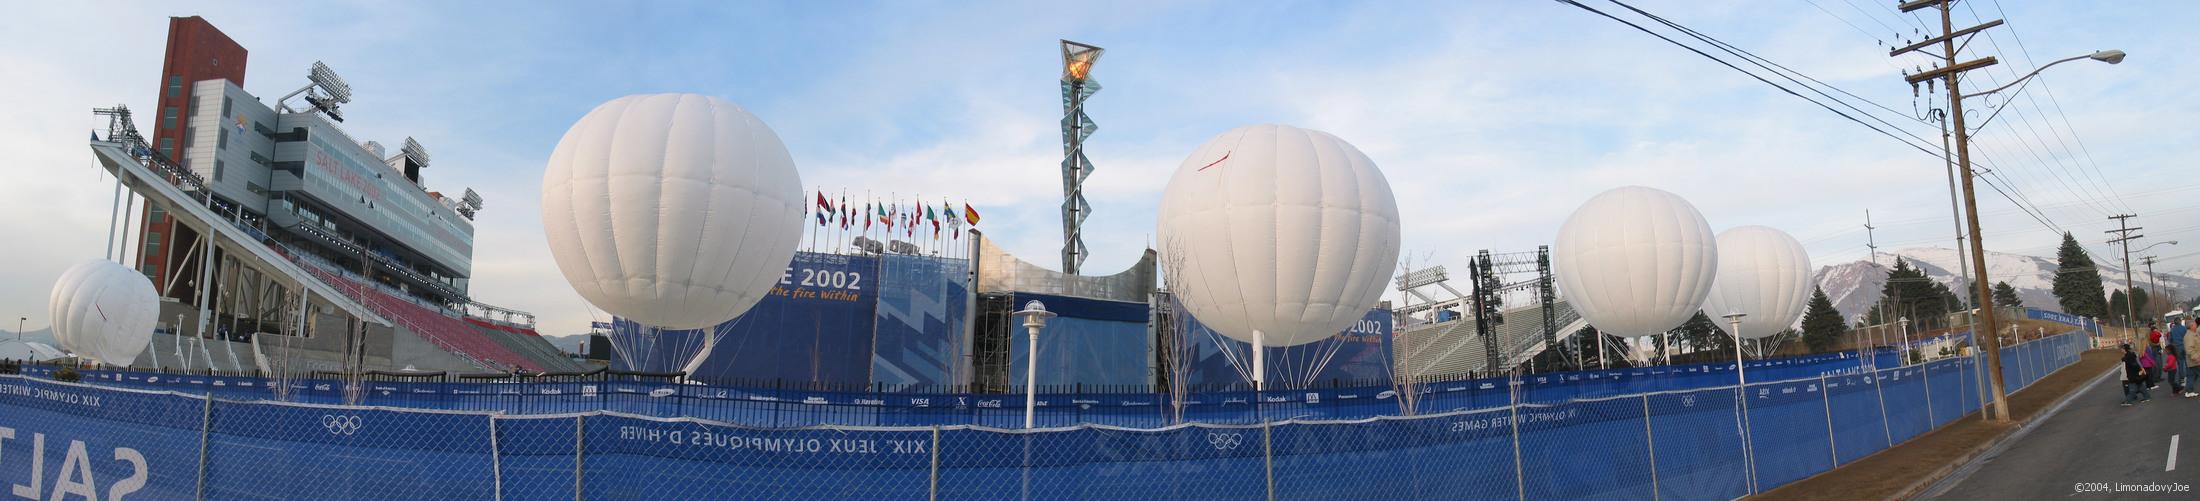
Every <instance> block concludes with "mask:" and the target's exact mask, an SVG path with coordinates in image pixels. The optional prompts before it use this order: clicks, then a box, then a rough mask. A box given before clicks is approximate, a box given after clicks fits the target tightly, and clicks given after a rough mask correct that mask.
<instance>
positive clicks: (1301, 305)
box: [1157, 125, 1399, 346]
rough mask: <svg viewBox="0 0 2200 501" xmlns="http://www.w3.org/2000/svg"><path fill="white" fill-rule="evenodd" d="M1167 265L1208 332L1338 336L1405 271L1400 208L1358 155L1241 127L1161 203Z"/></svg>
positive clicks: (1282, 340) (1191, 160) (1205, 149)
mask: <svg viewBox="0 0 2200 501" xmlns="http://www.w3.org/2000/svg"><path fill="white" fill-rule="evenodd" d="M1159 220H1160V221H1159V228H1158V229H1157V233H1158V234H1159V236H1160V245H1161V247H1162V249H1161V261H1162V266H1163V267H1164V269H1165V272H1166V273H1167V274H1168V278H1169V287H1170V288H1171V289H1173V290H1174V291H1175V293H1176V294H1177V297H1178V299H1179V300H1180V301H1182V302H1183V304H1184V308H1185V310H1187V311H1189V312H1191V314H1192V316H1193V317H1195V318H1198V319H1199V321H1200V323H1202V324H1205V325H1207V326H1208V327H1210V328H1213V329H1214V330H1215V331H1216V332H1219V333H1222V334H1223V335H1225V336H1229V337H1231V338H1234V339H1237V340H1240V341H1246V342H1252V339H1253V332H1254V331H1256V330H1257V331H1260V332H1261V334H1262V342H1263V343H1264V344H1265V345H1267V346H1295V345H1301V344H1306V343H1312V342H1315V341H1320V340H1323V339H1327V338H1329V337H1331V336H1335V335H1337V333H1338V332H1341V331H1343V330H1344V328H1345V327H1346V326H1348V325H1351V324H1352V323H1353V322H1357V321H1359V320H1360V319H1361V318H1363V317H1365V316H1366V315H1367V310H1368V308H1371V307H1373V306H1374V305H1375V301H1376V300H1377V299H1379V298H1380V297H1381V296H1382V293H1383V286H1384V284H1385V283H1387V282H1388V280H1389V278H1390V274H1391V272H1392V271H1394V270H1395V269H1396V268H1397V261H1398V239H1399V229H1398V228H1399V227H1398V202H1397V200H1396V199H1394V198H1392V196H1391V192H1390V182H1389V181H1388V180H1385V179H1384V178H1383V173H1382V171H1381V170H1378V169H1377V168H1376V167H1375V162H1373V161H1371V160H1368V158H1367V155H1366V154H1363V153H1361V152H1360V150H1359V149H1358V148H1354V147H1352V145H1351V144H1348V143H1345V142H1344V140H1341V139H1338V138H1337V137H1336V136H1332V135H1330V134H1329V133H1326V132H1322V131H1317V130H1307V129H1300V128H1296V127H1291V126H1287V125H1255V126H1249V127H1240V128H1237V129H1232V130H1230V131H1228V132H1224V133H1222V134H1221V135H1218V136H1215V138H1214V139H1210V140H1208V141H1207V143H1206V144H1203V145H1200V147H1199V149H1198V150H1196V151H1194V152H1193V153H1192V155H1191V156H1190V157H1188V158H1185V159H1184V163H1183V164H1182V165H1180V166H1178V167H1177V170H1176V174H1175V176H1174V177H1172V178H1170V180H1169V185H1168V188H1167V189H1166V190H1165V191H1164V192H1163V194H1162V195H1161V208H1160V217H1159Z"/></svg>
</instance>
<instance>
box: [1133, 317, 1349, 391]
mask: <svg viewBox="0 0 2200 501" xmlns="http://www.w3.org/2000/svg"><path fill="white" fill-rule="evenodd" d="M1176 311H1180V312H1181V311H1184V310H1183V309H1182V308H1181V307H1179V308H1177V310H1176ZM1177 331H1178V333H1179V337H1178V338H1177V339H1178V341H1177V342H1180V343H1183V345H1184V352H1183V353H1184V357H1185V358H1186V360H1187V365H1188V369H1190V372H1189V373H1188V374H1186V376H1185V377H1186V381H1187V382H1189V383H1191V384H1192V385H1195V386H1210V387H1211V386H1219V385H1227V384H1243V383H1250V382H1251V381H1249V380H1248V378H1246V375H1248V374H1251V373H1252V364H1253V362H1252V358H1251V353H1252V351H1253V345H1252V343H1247V342H1243V341H1238V340H1236V339H1232V338H1229V337H1226V336H1223V335H1222V333H1219V332H1215V331H1214V330H1213V329H1210V328H1208V327H1207V326H1206V325H1204V324H1201V323H1199V319H1196V318H1192V316H1191V315H1189V314H1182V315H1178V316H1177ZM1391 333H1392V331H1391V314H1390V310H1385V309H1382V308H1375V309H1371V310H1368V312H1367V316H1365V317H1362V318H1361V319H1360V321H1359V322H1355V323H1353V324H1352V325H1351V326H1350V327H1346V328H1345V330H1344V331H1343V332H1339V333H1337V335H1336V336H1335V337H1331V338H1328V339H1324V340H1321V341H1316V342H1313V343H1308V344H1303V345H1298V346H1284V347H1269V348H1266V349H1265V350H1264V351H1266V352H1267V356H1268V359H1267V360H1266V362H1265V364H1266V365H1267V372H1268V377H1267V382H1268V385H1269V387H1271V388H1319V387H1325V386H1335V385H1337V384H1339V383H1343V382H1347V381H1351V382H1360V381H1375V380H1382V379H1387V378H1389V377H1390V370H1391V365H1390V360H1391V359H1390V352H1391V347H1390V342H1391ZM1343 384H1357V383H1343Z"/></svg>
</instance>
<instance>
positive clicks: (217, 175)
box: [214, 158, 222, 183]
mask: <svg viewBox="0 0 2200 501" xmlns="http://www.w3.org/2000/svg"><path fill="white" fill-rule="evenodd" d="M214 182H217V183H219V182H222V159H219V158H216V159H214Z"/></svg>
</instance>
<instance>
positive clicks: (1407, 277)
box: [1398, 266, 1451, 290]
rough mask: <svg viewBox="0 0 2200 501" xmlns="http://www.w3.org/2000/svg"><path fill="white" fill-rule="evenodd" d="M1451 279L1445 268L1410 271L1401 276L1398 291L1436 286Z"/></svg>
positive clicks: (1434, 267) (1435, 267) (1437, 267)
mask: <svg viewBox="0 0 2200 501" xmlns="http://www.w3.org/2000/svg"><path fill="white" fill-rule="evenodd" d="M1450 279H1451V276H1450V275H1449V274H1447V273H1446V272H1445V271H1444V267H1443V266H1432V267H1428V268H1422V269H1418V270H1413V271H1409V272H1406V274H1404V275H1399V276H1398V289H1399V290H1405V289H1416V288H1420V287H1423V286H1428V285H1435V284H1436V283H1438V282H1443V281H1446V280H1450Z"/></svg>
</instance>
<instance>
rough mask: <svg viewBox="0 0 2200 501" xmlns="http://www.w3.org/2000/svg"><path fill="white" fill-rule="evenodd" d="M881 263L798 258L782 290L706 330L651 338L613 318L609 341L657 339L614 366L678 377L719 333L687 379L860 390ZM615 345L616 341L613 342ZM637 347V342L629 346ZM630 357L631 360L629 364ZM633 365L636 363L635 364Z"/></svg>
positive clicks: (866, 375) (865, 380)
mask: <svg viewBox="0 0 2200 501" xmlns="http://www.w3.org/2000/svg"><path fill="white" fill-rule="evenodd" d="M878 267H879V259H878V258H876V257H870V256H850V255H842V254H820V253H814V252H799V253H796V254H795V257H794V262H793V263H792V264H791V265H789V266H788V268H787V273H786V275H785V276H783V277H781V278H780V281H779V285H777V286H774V287H772V290H771V293H770V294H769V295H766V296H764V299H763V300H762V301H759V302H757V303H756V306H755V307H753V308H750V309H749V311H748V312H747V313H743V314H742V315H741V316H740V317H738V318H735V319H733V320H728V321H726V322H725V323H721V324H718V326H717V327H714V328H712V329H710V330H708V331H704V330H694V331H662V332H651V331H649V330H646V329H642V328H640V326H638V325H635V324H634V323H633V322H631V321H627V320H625V319H619V320H617V322H618V324H619V328H618V329H615V332H614V333H613V334H612V335H613V336H659V339H658V340H657V341H656V342H654V343H647V345H648V346H652V347H653V349H651V350H649V352H648V353H646V354H641V355H636V354H629V353H622V354H620V355H621V356H615V357H613V360H612V365H613V367H618V368H624V369H639V370H648V371H657V372H670V371H677V370H679V369H680V367H682V366H684V365H685V364H686V363H687V361H688V360H689V358H690V357H692V356H694V355H695V353H693V352H691V351H687V350H689V349H693V348H696V347H700V346H702V344H703V342H702V339H701V338H702V337H704V336H707V335H709V333H711V332H716V333H720V334H721V336H720V337H719V339H718V343H717V346H716V347H715V349H713V350H711V352H710V355H709V358H706V359H705V360H704V362H703V364H702V366H701V367H699V368H698V369H696V371H695V373H693V374H689V378H690V379H694V380H698V381H703V382H710V383H725V384H732V383H745V384H758V382H769V381H786V382H807V383H827V384H838V385H846V386H864V385H868V384H870V383H871V378H870V372H871V349H872V325H873V322H874V317H873V315H872V312H873V310H874V309H875V307H876V303H877V301H878V295H877V292H876V290H877V288H878V280H879V277H878ZM616 341H617V340H616V339H614V342H616ZM626 345H627V346H634V345H635V344H634V343H626ZM628 357H634V358H636V359H629V358H628ZM637 359H638V360H637Z"/></svg>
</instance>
